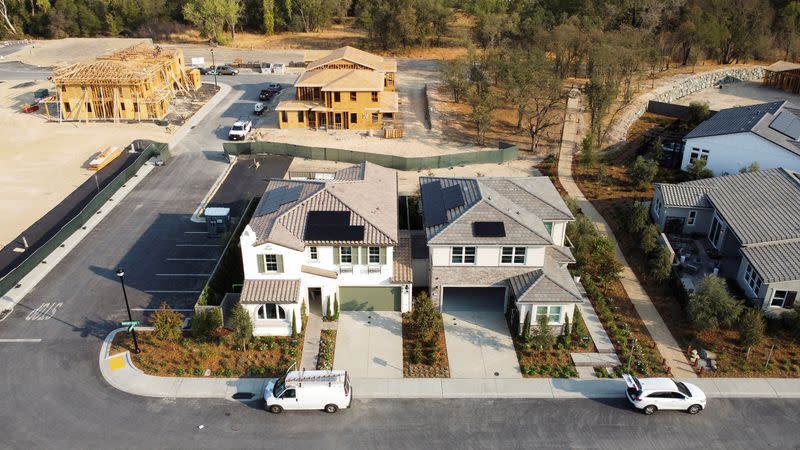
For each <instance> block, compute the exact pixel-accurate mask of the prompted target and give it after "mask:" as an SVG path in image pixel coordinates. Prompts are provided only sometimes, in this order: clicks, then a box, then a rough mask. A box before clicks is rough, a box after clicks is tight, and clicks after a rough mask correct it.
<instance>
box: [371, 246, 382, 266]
mask: <svg viewBox="0 0 800 450" xmlns="http://www.w3.org/2000/svg"><path fill="white" fill-rule="evenodd" d="M380 262H381V249H380V247H370V248H369V263H370V264H380Z"/></svg>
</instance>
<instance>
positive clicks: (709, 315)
mask: <svg viewBox="0 0 800 450" xmlns="http://www.w3.org/2000/svg"><path fill="white" fill-rule="evenodd" d="M741 312H742V305H741V303H739V302H738V301H736V300H735V299H734V298H733V297H731V295H730V294H729V293H728V289H727V287H726V286H725V281H724V280H723V279H722V278H720V277H718V276H715V275H706V276H705V277H703V279H702V281H700V283H698V285H697V290H696V291H695V292H694V293H693V294H692V295H691V296H690V297H689V318H690V319H691V321H692V323H693V324H694V326H695V327H697V328H698V329H701V330H707V329H710V330H713V329H717V328H719V327H721V326H725V327H729V326H731V325H733V324H734V323H736V321H737V320H738V319H739V315H740V314H741Z"/></svg>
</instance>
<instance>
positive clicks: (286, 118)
mask: <svg viewBox="0 0 800 450" xmlns="http://www.w3.org/2000/svg"><path fill="white" fill-rule="evenodd" d="M288 121H289V115H288V114H286V111H281V122H288Z"/></svg>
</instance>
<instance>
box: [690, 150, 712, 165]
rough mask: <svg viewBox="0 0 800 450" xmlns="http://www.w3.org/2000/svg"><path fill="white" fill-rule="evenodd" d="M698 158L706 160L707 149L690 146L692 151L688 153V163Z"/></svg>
mask: <svg viewBox="0 0 800 450" xmlns="http://www.w3.org/2000/svg"><path fill="white" fill-rule="evenodd" d="M698 159H701V160H703V161H708V150H705V149H699V148H697V147H692V153H691V154H690V155H689V163H693V162H695V161H696V160H698Z"/></svg>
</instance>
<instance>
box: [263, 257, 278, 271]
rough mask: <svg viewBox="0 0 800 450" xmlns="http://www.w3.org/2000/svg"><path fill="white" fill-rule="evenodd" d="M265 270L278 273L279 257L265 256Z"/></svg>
mask: <svg viewBox="0 0 800 450" xmlns="http://www.w3.org/2000/svg"><path fill="white" fill-rule="evenodd" d="M264 268H265V269H266V270H267V272H277V271H278V255H264Z"/></svg>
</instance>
